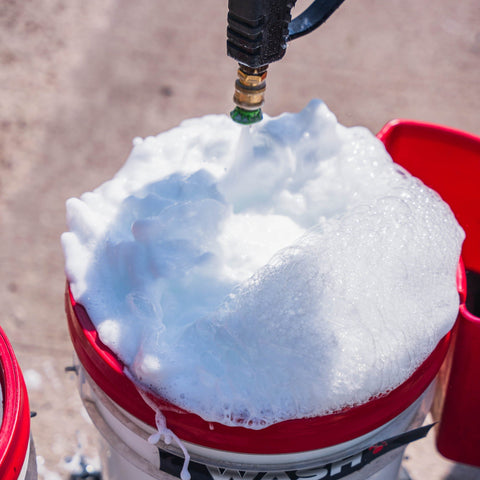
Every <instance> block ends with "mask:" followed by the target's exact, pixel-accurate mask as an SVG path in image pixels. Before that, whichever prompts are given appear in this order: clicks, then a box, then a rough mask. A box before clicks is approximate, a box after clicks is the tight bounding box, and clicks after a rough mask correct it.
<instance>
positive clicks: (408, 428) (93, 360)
mask: <svg viewBox="0 0 480 480" xmlns="http://www.w3.org/2000/svg"><path fill="white" fill-rule="evenodd" d="M460 270H461V268H460ZM460 270H459V274H458V275H457V277H458V279H459V281H460V280H461V279H462V278H463V275H462V273H461V271H460ZM66 309H67V317H68V324H69V329H70V334H71V338H72V341H73V344H74V347H75V351H76V354H77V356H78V359H79V361H80V365H79V378H80V393H81V397H82V400H83V403H84V405H85V407H86V409H87V411H88V413H89V415H90V417H91V418H92V420H93V422H94V424H95V425H96V427H97V429H98V430H99V432H100V433H101V435H102V437H103V439H104V448H103V454H102V468H103V475H104V476H105V478H106V479H117V480H121V479H127V478H136V479H141V480H146V479H152V478H155V479H166V478H171V477H178V478H186V472H187V468H188V472H189V475H191V477H192V478H193V479H214V480H220V479H222V478H228V479H230V478H234V479H236V478H238V479H242V478H252V479H253V478H254V477H256V476H259V477H258V478H260V477H261V478H263V479H265V480H267V479H269V478H271V479H273V478H277V479H280V477H281V478H282V479H285V480H287V478H295V479H296V480H300V479H302V478H313V477H315V478H318V479H323V478H325V479H328V478H349V479H367V478H369V479H380V478H381V479H383V480H388V479H391V480H394V479H396V478H397V476H398V472H399V469H400V465H401V460H402V454H403V450H404V448H405V446H406V444H407V443H409V442H411V441H413V440H415V439H418V438H421V437H423V436H425V435H426V433H427V431H428V429H429V427H426V428H425V427H423V429H422V428H419V427H420V426H421V425H422V423H423V421H424V419H425V416H426V414H427V412H428V410H429V409H430V405H431V402H432V399H433V395H434V384H435V377H436V375H437V372H438V370H439V368H440V366H441V364H442V362H443V360H444V358H445V355H446V353H447V350H448V347H449V343H450V333H448V334H447V335H446V336H445V337H444V338H443V339H442V340H441V341H440V342H439V343H438V345H437V347H436V348H435V350H434V351H433V352H432V353H431V354H430V356H429V357H428V358H427V359H426V360H425V361H424V362H423V363H422V364H421V365H420V367H419V368H417V370H416V371H415V372H414V373H413V375H411V376H410V378H408V379H407V380H406V381H405V382H404V383H402V384H401V385H400V386H398V387H397V388H395V389H394V390H392V391H390V392H389V393H388V394H386V395H384V396H380V397H377V398H375V399H372V400H371V401H369V402H367V403H365V404H361V405H359V406H356V407H352V408H347V409H344V410H342V411H340V412H337V413H334V414H330V415H325V416H319V417H313V418H306V419H296V420H288V421H283V422H280V423H277V424H273V425H271V426H269V427H267V428H264V429H260V430H252V429H248V428H244V427H229V426H225V425H222V424H218V423H212V422H207V421H204V420H203V419H202V418H201V417H199V416H197V415H195V414H192V413H189V412H187V411H185V410H182V409H181V408H178V407H176V406H175V405H172V404H170V403H168V402H166V401H165V400H163V399H162V398H160V397H158V396H155V395H153V394H150V393H148V394H145V393H143V394H141V393H139V391H138V390H137V388H136V386H135V385H134V384H133V383H132V382H131V381H130V379H129V376H127V375H126V374H125V368H124V365H123V364H122V363H121V362H120V361H119V360H118V358H117V357H116V356H115V355H114V354H113V353H112V351H111V350H109V349H108V348H107V347H106V346H104V345H103V344H102V342H101V341H100V340H99V338H98V333H97V331H96V329H95V327H94V325H93V324H92V322H91V320H90V318H89V316H88V313H87V311H86V310H85V309H84V308H83V307H82V305H80V304H78V303H76V302H75V300H74V298H73V297H72V295H71V293H70V291H69V289H68V288H67V293H66ZM158 411H161V413H162V416H164V418H165V420H166V424H167V426H168V428H169V429H170V430H171V431H172V432H174V434H175V436H176V437H178V439H179V442H177V443H176V442H174V441H173V442H171V443H168V444H167V443H165V442H163V441H159V442H158V443H156V444H152V443H149V441H148V439H149V437H151V435H153V434H154V433H155V432H156V429H157V427H158V417H157V418H156V412H158ZM187 452H188V453H187ZM186 460H187V461H186Z"/></svg>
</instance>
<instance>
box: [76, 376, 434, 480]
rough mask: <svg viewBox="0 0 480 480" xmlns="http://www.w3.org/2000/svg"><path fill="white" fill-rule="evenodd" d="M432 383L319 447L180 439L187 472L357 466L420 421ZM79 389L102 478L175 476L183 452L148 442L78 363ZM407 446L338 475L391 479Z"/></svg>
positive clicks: (314, 476) (226, 478)
mask: <svg viewBox="0 0 480 480" xmlns="http://www.w3.org/2000/svg"><path fill="white" fill-rule="evenodd" d="M433 385H434V382H432V384H430V386H429V387H428V388H427V390H426V391H425V392H424V393H423V394H422V395H421V397H420V398H419V399H417V401H415V402H414V403H413V404H412V405H410V407H408V408H407V409H406V410H405V411H404V412H402V413H401V414H400V415H398V416H397V417H395V418H394V419H393V420H391V421H390V422H388V423H387V424H385V425H383V426H381V427H379V428H377V429H375V430H374V431H372V432H370V433H368V434H366V435H362V436H361V437H358V438H355V439H354V440H351V441H348V442H344V443H341V444H338V445H333V446H331V447H327V448H323V449H318V450H313V451H307V452H300V453H294V454H282V455H255V454H238V453H232V452H226V451H221V450H216V449H209V448H205V447H202V446H200V445H195V444H192V443H189V442H183V444H184V447H185V448H186V449H187V451H188V453H189V454H190V462H189V465H188V469H189V472H190V474H191V476H192V479H193V480H196V479H201V480H253V478H255V477H257V478H261V479H262V480H275V479H277V480H291V478H297V479H298V480H303V479H305V480H320V479H325V478H331V477H332V476H335V475H338V474H340V473H341V472H342V470H344V469H345V468H346V467H348V466H351V467H355V466H356V465H357V464H358V463H359V462H360V461H361V455H362V452H363V451H364V450H365V449H368V447H372V446H373V445H378V444H381V442H382V441H383V440H386V439H388V438H391V437H394V436H396V435H399V434H401V433H403V432H406V431H409V430H411V429H415V428H417V427H419V426H420V425H422V423H423V421H424V419H425V417H426V414H427V413H428V410H429V409H430V405H431V402H432V399H433V394H434V388H433ZM79 388H80V395H81V398H82V401H83V404H84V405H85V408H86V410H87V412H88V414H89V416H90V417H91V419H92V421H93V423H94V424H95V426H96V428H97V429H98V431H99V432H100V434H101V436H102V441H101V455H100V456H101V461H102V475H103V479H104V480H127V479H133V478H134V479H135V480H152V479H161V480H175V479H176V478H178V477H179V474H180V471H181V469H182V468H183V466H184V456H183V455H182V452H181V450H180V448H179V447H178V446H176V445H172V444H169V445H167V444H165V443H164V442H162V441H160V442H158V443H157V444H156V445H152V444H151V443H149V442H148V438H149V437H150V436H151V435H152V434H153V433H155V429H153V428H152V427H151V426H150V425H147V424H145V423H143V422H142V421H140V420H138V419H137V418H135V417H133V416H132V415H130V414H129V413H128V412H127V411H125V410H124V409H123V408H121V407H120V406H119V405H117V404H116V403H115V402H113V401H112V400H111V399H110V398H109V397H108V396H107V395H105V393H104V392H102V390H101V389H100V388H99V387H98V385H96V384H95V382H94V381H93V380H92V379H91V378H90V377H89V376H88V374H87V373H86V372H85V370H84V369H83V368H82V367H81V366H79ZM339 428H341V427H340V426H339ZM405 447H406V445H405V446H403V447H400V448H396V449H395V450H392V451H390V452H389V453H387V454H385V455H382V456H380V457H379V458H378V459H376V460H375V461H373V462H371V463H369V464H367V465H365V466H364V467H363V468H361V469H360V470H358V471H354V472H352V473H350V474H348V475H346V476H345V477H341V478H345V479H347V480H364V479H371V480H395V479H397V478H398V475H399V471H400V466H401V462H402V457H403V452H404V450H405ZM165 463H167V464H165ZM172 464H173V466H172ZM167 472H169V473H167ZM287 472H290V473H287ZM292 474H293V476H292ZM334 478H340V477H334Z"/></svg>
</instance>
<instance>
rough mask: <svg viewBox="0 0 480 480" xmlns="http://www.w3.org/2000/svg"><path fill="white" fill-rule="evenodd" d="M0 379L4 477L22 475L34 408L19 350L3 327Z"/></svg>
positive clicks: (0, 470)
mask: <svg viewBox="0 0 480 480" xmlns="http://www.w3.org/2000/svg"><path fill="white" fill-rule="evenodd" d="M0 383H1V387H2V393H3V419H2V424H1V427H0V478H1V479H2V480H16V479H18V477H19V475H20V472H21V470H22V467H23V465H24V462H25V458H26V455H27V449H28V443H29V440H30V409H29V404H28V395H27V388H26V386H25V382H24V380H23V376H22V372H21V370H20V366H19V365H18V362H17V359H16V357H15V353H14V351H13V348H12V346H11V345H10V342H9V341H8V338H7V336H6V335H5V332H4V331H3V330H2V329H1V328H0Z"/></svg>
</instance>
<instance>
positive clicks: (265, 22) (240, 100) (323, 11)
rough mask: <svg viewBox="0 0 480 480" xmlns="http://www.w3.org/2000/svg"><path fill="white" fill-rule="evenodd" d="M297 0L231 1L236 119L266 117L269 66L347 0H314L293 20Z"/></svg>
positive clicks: (229, 40) (229, 51) (229, 48)
mask: <svg viewBox="0 0 480 480" xmlns="http://www.w3.org/2000/svg"><path fill="white" fill-rule="evenodd" d="M295 2H296V0H228V27H227V54H228V55H229V56H230V57H233V58H234V59H235V60H236V61H237V62H238V63H239V68H238V78H237V80H236V82H235V94H234V96H233V101H234V103H235V105H236V107H235V109H234V110H233V111H232V112H231V113H230V115H231V117H232V118H233V120H235V121H236V122H238V123H242V124H245V125H249V124H251V123H255V122H259V121H260V120H261V119H262V110H261V107H262V105H263V101H264V96H265V78H266V76H267V68H268V65H269V64H270V63H272V62H275V61H277V60H280V59H281V58H282V57H283V56H284V55H285V51H286V49H287V42H289V41H290V40H294V39H295V38H298V37H301V36H303V35H306V34H307V33H310V32H311V31H313V30H315V29H316V28H317V27H318V26H320V25H321V24H322V23H323V22H325V20H327V18H328V17H329V16H330V15H331V14H332V13H333V12H334V11H335V10H336V9H337V8H338V7H339V6H340V4H341V3H342V2H343V0H314V1H313V3H312V4H311V5H310V6H309V7H308V8H307V9H306V10H305V11H304V12H302V13H301V14H300V15H298V16H297V17H296V18H294V19H293V20H292V17H291V10H292V8H293V7H294V5H295Z"/></svg>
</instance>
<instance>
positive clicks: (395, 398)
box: [62, 101, 470, 480]
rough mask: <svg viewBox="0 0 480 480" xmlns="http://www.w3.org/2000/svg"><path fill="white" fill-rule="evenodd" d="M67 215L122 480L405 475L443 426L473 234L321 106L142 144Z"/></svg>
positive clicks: (71, 260)
mask: <svg viewBox="0 0 480 480" xmlns="http://www.w3.org/2000/svg"><path fill="white" fill-rule="evenodd" d="M292 125H296V128H294V129H292V128H291V127H292ZM297 127H298V128H297ZM387 130H388V129H387ZM219 132H222V133H221V135H219ZM382 132H383V133H381V134H380V138H381V139H382V140H383V141H384V143H385V144H386V145H387V148H388V146H389V144H388V142H387V137H389V135H388V134H387V133H386V130H384V131H382ZM382 135H383V136H382ZM390 138H391V137H390ZM192 146H194V148H193V149H192ZM232 146H235V148H232ZM266 146H267V147H268V148H267V147H266ZM212 152H214V154H213V153H212ZM318 152H322V155H320V157H317V153H318ZM391 153H393V155H392V156H393V159H394V160H397V158H396V154H395V151H393V152H391ZM424 153H425V152H422V151H421V150H420V151H419V155H423V154H424ZM312 158H316V159H317V161H316V162H312ZM398 163H401V162H398ZM219 165H222V168H219ZM406 167H407V169H408V165H406ZM192 172H194V173H192ZM262 172H263V173H262ZM265 172H270V173H269V174H268V175H265ZM273 172H275V175H273ZM413 173H414V174H415V175H416V176H417V177H420V180H425V182H426V183H427V184H428V176H424V175H423V174H424V173H425V172H424V171H423V170H421V169H420V170H419V171H413ZM257 177H258V178H260V180H261V181H260V183H255V182H253V184H252V179H255V178H257ZM424 177H425V178H424ZM339 178H342V180H343V181H342V182H339V181H338V180H339ZM365 179H367V180H368V179H370V180H369V181H367V182H366V183H365V182H364V180H365ZM263 180H265V181H263ZM262 182H263V183H262ZM332 185H334V186H335V188H333V187H332ZM432 186H433V187H434V189H435V188H436V185H432ZM337 187H338V188H337ZM455 192H456V193H458V189H457V190H455ZM440 194H442V191H441V190H440ZM454 196H455V195H454ZM445 200H446V202H449V200H450V199H449V198H445ZM454 210H455V208H454ZM265 212H267V213H265ZM335 212H337V214H338V212H340V213H342V212H343V215H340V217H341V218H340V219H339V216H338V215H336V214H335ZM455 213H456V212H455ZM67 218H68V221H69V226H70V231H69V232H66V233H65V234H64V235H63V236H62V243H63V246H64V251H65V256H66V272H67V278H68V281H69V282H71V283H68V284H67V290H66V299H65V300H66V311H67V317H68V324H69V330H70V335H71V338H72V342H73V345H74V348H75V351H76V355H77V357H78V360H79V364H78V372H79V379H80V393H81V397H82V400H83V403H84V405H85V407H86V409H87V411H88V412H89V414H90V416H91V418H92V420H93V422H94V423H95V425H96V426H97V428H98V430H99V432H100V433H101V434H102V437H103V449H102V452H103V453H102V463H103V475H104V477H105V478H106V479H107V480H108V479H116V480H123V479H130V478H136V479H139V480H148V479H159V478H160V479H167V478H169V477H172V478H182V480H186V479H187V478H188V477H189V476H191V477H192V478H193V479H194V480H197V479H198V480H200V479H201V480H221V479H225V480H230V479H237V478H238V479H247V480H253V478H256V480H260V478H261V479H262V480H274V479H275V478H276V479H277V480H287V479H290V480H300V479H304V478H309V479H312V480H313V479H315V480H317V479H318V480H321V479H329V478H332V479H333V478H335V479H338V478H348V479H350V480H362V479H374V480H380V479H382V480H396V479H397V477H398V474H399V469H400V465H401V460H402V454H403V450H404V448H405V446H406V445H407V444H408V443H410V442H412V441H415V440H417V439H420V438H422V437H424V436H425V435H426V434H427V433H428V431H429V429H430V428H431V425H425V426H422V425H423V422H424V419H425V417H426V414H427V412H428V410H429V409H430V407H431V404H432V401H433V398H434V394H435V390H436V382H437V377H438V372H439V371H440V369H441V366H442V364H443V363H444V360H445V358H446V355H447V352H448V351H449V348H450V344H451V338H452V332H451V331H450V330H451V328H452V326H453V324H454V321H455V319H456V317H457V314H458V294H460V296H461V298H462V299H464V298H465V292H466V285H465V273H464V268H463V263H462V262H461V261H460V264H459V266H458V270H457V282H456V285H455V279H454V277H453V276H454V274H455V267H456V266H457V264H458V259H459V255H460V246H461V241H462V240H463V238H464V232H463V231H462V229H461V228H460V227H459V225H458V223H457V221H456V220H455V218H454V215H453V214H452V210H451V209H450V207H449V206H448V205H447V204H446V203H445V202H444V201H442V200H441V199H440V198H439V197H438V195H437V193H435V192H433V191H432V190H431V189H429V188H426V187H425V186H424V184H423V183H421V182H419V181H418V180H417V179H416V178H414V177H411V176H410V175H408V174H407V173H406V172H405V170H404V169H401V168H399V167H398V165H395V164H394V163H392V159H391V157H390V156H389V155H387V154H386V152H385V149H384V148H383V145H382V144H381V143H380V142H379V140H378V139H376V138H374V136H373V135H372V134H371V133H370V132H368V131H367V130H366V129H363V128H362V127H353V128H346V127H343V126H341V125H340V124H338V122H337V121H336V118H335V117H334V115H333V114H331V112H330V111H329V110H328V108H327V107H326V105H324V104H323V103H322V102H321V101H312V102H310V104H309V105H308V106H307V107H306V108H305V109H304V110H303V111H302V112H300V113H299V114H285V115H283V116H280V117H278V118H277V119H267V120H265V122H263V123H261V124H259V125H258V126H257V127H256V128H253V129H248V130H245V129H243V130H240V127H238V126H237V125H234V124H233V123H232V122H231V121H230V120H229V119H228V118H226V117H224V116H209V117H204V118H203V119H193V120H191V121H189V122H186V123H184V124H182V125H181V126H179V127H178V128H176V129H173V130H171V131H169V132H164V133H163V134H160V135H158V136H157V137H155V138H154V137H151V138H147V139H145V140H142V139H136V141H135V142H134V147H133V150H132V153H131V155H130V157H129V159H128V160H127V163H126V164H125V166H124V168H123V169H122V170H121V171H120V172H119V173H118V174H117V175H116V176H115V177H114V179H112V180H111V181H109V182H107V183H105V184H104V185H102V186H101V187H99V188H98V189H96V190H95V191H94V192H90V193H86V194H84V195H83V196H82V197H81V198H80V199H70V200H69V201H68V202H67ZM459 220H460V222H461V221H462V220H461V218H459ZM255 222H256V223H255ZM442 227H445V228H442ZM465 230H467V237H468V233H469V232H468V229H467V228H466V229H465ZM268 232H270V233H269V235H266V233H268ZM272 232H273V233H272ZM275 232H277V233H275ZM286 232H288V235H287V234H286ZM284 237H285V238H284ZM237 239H239V240H241V241H240V242H237ZM280 240H282V242H283V243H282V242H280V243H278V242H279V241H280ZM259 246H260V247H261V248H260V247H259ZM360 246H361V247H363V248H359V247H360ZM317 247H318V248H317ZM469 248H470V247H469V246H468V238H467V244H466V246H465V249H464V252H468V251H469ZM262 249H263V250H262ZM359 250H361V252H360V251H359ZM258 252H263V253H265V258H263V257H262V258H260V257H258V258H257V257H256V256H252V254H253V253H258ZM272 255H273V257H272ZM254 257H255V258H254ZM179 259H180V260H179ZM269 259H270V260H269ZM467 259H468V261H469V262H470V257H469V255H468V254H467ZM103 260H104V261H103ZM238 262H240V263H238ZM247 267H248V268H247ZM334 273H336V274H337V275H334ZM232 275H233V276H232ZM236 275H239V276H238V278H237V276H236ZM242 275H244V276H242ZM105 287H106V288H105ZM400 287H403V288H401V290H402V295H400V296H396V292H397V291H398V290H399V289H400ZM455 287H456V288H455ZM345 299H346V301H343V300H345ZM361 300H363V301H361ZM209 302H210V303H209ZM457 325H459V321H457ZM412 334H413V335H412ZM100 335H101V337H100ZM100 338H101V339H102V340H100ZM457 338H459V337H458V336H457ZM123 347H126V349H125V350H123ZM317 353H318V354H319V355H317ZM443 371H444V370H443V369H442V372H443ZM452 371H453V367H452ZM442 378H443V377H442ZM270 380H272V381H271V382H270ZM440 384H441V385H443V383H442V382H440ZM304 387H305V388H304ZM440 390H441V388H440ZM154 392H157V393H154ZM187 397H188V398H187ZM167 399H168V401H167Z"/></svg>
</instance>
